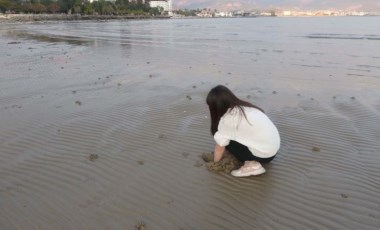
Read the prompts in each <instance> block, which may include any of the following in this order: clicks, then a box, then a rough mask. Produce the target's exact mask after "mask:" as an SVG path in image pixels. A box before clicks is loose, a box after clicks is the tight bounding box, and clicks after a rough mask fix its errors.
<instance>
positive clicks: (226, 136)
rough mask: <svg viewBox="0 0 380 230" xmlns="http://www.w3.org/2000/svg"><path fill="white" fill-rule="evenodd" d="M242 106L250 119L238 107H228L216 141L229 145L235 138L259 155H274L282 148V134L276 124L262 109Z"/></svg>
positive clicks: (221, 121)
mask: <svg viewBox="0 0 380 230" xmlns="http://www.w3.org/2000/svg"><path fill="white" fill-rule="evenodd" d="M242 108H243V109H244V112H245V115H246V117H247V119H248V121H247V119H245V117H244V115H243V114H241V113H240V110H239V109H238V108H237V107H234V108H233V109H228V110H227V112H226V113H225V114H224V115H223V116H222V117H221V119H220V121H219V125H218V131H217V132H216V133H215V135H214V139H215V141H216V143H217V144H218V145H220V146H227V145H229V143H230V140H233V141H237V142H239V143H240V144H243V145H245V146H247V147H248V148H249V150H250V151H251V152H252V154H253V155H255V156H257V157H260V158H268V157H272V156H274V155H275V154H276V153H277V151H278V150H279V149H280V135H279V133H278V130H277V128H276V126H275V125H274V124H273V123H272V121H271V120H270V119H269V118H268V117H267V115H265V114H264V113H263V112H261V111H260V110H258V109H256V108H251V107H242Z"/></svg>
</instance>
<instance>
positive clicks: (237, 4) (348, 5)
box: [172, 0, 380, 11]
mask: <svg viewBox="0 0 380 230" xmlns="http://www.w3.org/2000/svg"><path fill="white" fill-rule="evenodd" d="M172 1H173V8H174V9H185V8H187V9H197V8H200V9H203V8H210V9H218V10H239V9H246V10H249V9H268V8H281V9H286V10H292V9H302V10H319V9H321V10H328V9H337V10H367V11H380V0H172Z"/></svg>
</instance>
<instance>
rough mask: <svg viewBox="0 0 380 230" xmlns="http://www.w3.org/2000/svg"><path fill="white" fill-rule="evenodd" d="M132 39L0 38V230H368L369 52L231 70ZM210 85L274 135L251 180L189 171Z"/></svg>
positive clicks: (223, 63)
mask: <svg viewBox="0 0 380 230" xmlns="http://www.w3.org/2000/svg"><path fill="white" fill-rule="evenodd" d="M260 20H261V19H260ZM263 20H264V19H263ZM265 20H268V19H265ZM185 21H186V22H185ZM185 21H175V20H173V21H172V22H171V23H174V24H175V26H176V28H179V29H178V30H179V32H178V33H179V34H180V33H182V32H183V33H184V31H185V30H181V28H182V27H181V26H183V27H186V25H187V24H189V23H190V26H188V27H192V26H193V27H194V25H192V24H191V23H195V27H196V28H198V29H202V28H203V27H202V25H204V24H202V23H201V22H200V21H199V20H194V21H189V20H185ZM208 22H210V21H208ZM113 23H115V22H113ZM135 23H140V24H138V25H139V26H136V27H133V26H134V25H135V24H133V23H132V24H131V28H132V29H131V28H130V27H128V29H129V30H128V31H127V30H126V31H123V34H124V33H130V34H129V37H128V38H120V39H127V40H113V41H111V42H106V41H104V40H102V37H101V34H100V33H99V32H93V33H94V34H95V35H94V36H96V38H93V39H88V38H83V36H82V35H81V32H80V31H81V30H80V28H81V27H80V26H79V25H77V24H73V25H72V27H70V28H74V29H73V30H75V31H76V32H75V33H78V34H80V36H78V37H76V39H74V37H72V34H70V31H69V30H68V32H67V33H68V35H67V36H61V35H59V36H55V35H54V36H53V35H49V34H48V33H42V32H38V31H37V32H36V31H35V30H33V29H30V31H29V30H28V29H27V28H24V27H22V26H21V28H20V25H10V26H9V27H8V29H7V31H11V32H4V31H5V28H4V27H3V28H2V30H1V31H0V32H1V33H0V51H1V56H0V66H1V72H0V90H1V92H0V130H1V132H0V157H1V161H0V206H1V209H0V229H9V230H11V229H134V228H135V227H137V226H140V227H142V226H143V225H144V227H145V229H378V228H379V226H380V199H379V197H380V182H379V178H380V167H379V165H380V142H379V140H380V131H379V130H380V91H379V88H380V66H379V60H380V59H379V58H378V57H377V56H376V55H378V53H379V52H378V51H379V50H378V49H379V48H378V46H375V45H373V44H377V43H371V44H369V45H368V46H369V47H368V46H367V47H366V46H364V48H363V46H362V44H360V45H359V44H358V45H357V46H355V44H357V43H355V42H357V41H346V42H352V43H350V46H349V47H350V48H349V49H345V50H344V51H340V52H341V53H339V55H338V54H337V53H335V52H329V51H328V49H327V48H326V50H323V47H329V46H328V45H326V44H320V45H316V46H317V48H314V49H312V48H309V49H306V48H305V47H302V48H300V49H299V50H292V49H291V47H285V46H284V47H283V48H282V49H280V47H273V46H272V44H267V43H265V44H264V43H260V42H258V43H257V46H255V47H254V48H252V49H251V50H250V51H249V52H248V53H240V55H241V57H242V59H237V58H236V57H237V56H233V58H231V57H226V56H223V55H222V54H225V53H222V52H220V53H219V52H216V50H219V48H215V47H214V46H212V44H213V43H217V45H216V46H218V45H220V44H219V43H218V42H215V41H211V42H210V44H209V48H208V49H206V50H205V49H204V48H205V47H203V46H202V45H198V46H193V47H191V46H190V45H189V44H188V43H186V41H184V40H183V39H178V40H176V39H174V38H173V40H171V41H172V43H173V44H172V43H168V42H165V41H163V39H162V37H160V36H156V35H157V34H156V33H162V32H161V31H160V32H158V29H157V31H155V30H154V29H152V28H151V27H152V24H149V23H150V22H135ZM159 23H167V22H159ZM184 23H185V24H184ZM177 24H178V25H177ZM84 25H85V27H86V28H89V29H91V28H92V27H93V26H94V24H91V23H89V24H84ZM107 25H108V26H110V25H114V24H112V23H111V24H106V23H104V24H100V25H96V26H99V28H98V29H99V30H101V29H104V31H106V32H105V33H109V31H107V28H108V27H107ZM30 26H31V27H30V28H33V25H30ZM51 26H54V27H53V28H55V26H57V28H61V27H60V26H62V25H55V24H51ZM142 26H145V27H142ZM160 26H163V25H162V24H160ZM217 26H219V25H217ZM77 27H78V28H79V29H78V28H77ZM44 28H45V27H44ZM142 28H144V29H142ZM50 29H51V28H50ZM205 29H206V30H209V28H205ZM49 31H51V30H49ZM56 31H60V30H59V29H57V30H56ZM141 31H142V32H141ZM147 31H148V32H147ZM192 31H194V30H192ZM49 33H50V32H49ZM55 33H59V32H55ZM143 33H146V34H144V36H142V35H141V34H143ZM149 33H150V34H149ZM136 34H140V36H141V37H140V38H139V39H138V38H136V37H133V36H134V35H136ZM178 36H179V35H178ZM197 36H199V37H201V36H200V35H197ZM116 37H117V36H116ZM149 39H150V40H149ZM302 41H303V40H302ZM306 41H309V40H306ZM313 41H314V40H313ZM317 41H319V42H321V41H320V40H317ZM322 41H324V40H322ZM204 42H205V43H207V41H204ZM234 42H236V43H235V44H237V41H234ZM240 42H241V41H240ZM329 42H336V40H333V41H332V40H331V39H330V40H329ZM202 44H204V43H203V42H202ZM207 44H208V43H207ZM228 44H229V43H228ZM239 44H240V43H239ZM255 44H256V43H255ZM260 44H261V45H260ZM313 44H315V43H313ZM337 44H342V43H341V41H338V42H337ZM179 45H182V46H179ZM319 46H320V47H319ZM332 46H334V45H332ZM239 47H240V46H239ZM347 47H348V46H347ZM359 47H361V48H359ZM231 49H232V51H231V52H230V55H236V54H235V52H240V49H239V48H231ZM318 49H319V51H320V52H324V53H323V54H316V52H317V50H318ZM359 49H366V52H367V53H366V54H365V55H364V54H362V55H361V56H360V57H356V56H357V53H356V52H355V51H358V50H359ZM202 50H203V52H201V51H202ZM224 50H225V49H224ZM278 50H281V52H279V51H278ZM321 50H322V51H321ZM179 52H180V55H179V54H178V53H179ZM164 54H165V58H163V55H164ZM257 54H259V55H257ZM350 55H351V56H350ZM302 59H305V61H301V60H302ZM303 62H304V63H303ZM332 62H334V63H335V64H333V63H332ZM299 63H303V64H302V65H303V66H300V65H299ZM329 63H330V64H329ZM339 63H340V64H339ZM317 65H319V66H320V67H315V66H317ZM359 75H361V76H359ZM216 84H225V85H227V86H228V87H230V88H231V89H232V90H233V91H234V92H236V94H237V95H238V96H239V97H241V98H245V99H246V100H249V101H251V102H253V103H254V104H257V105H258V106H260V107H262V108H263V109H264V110H265V111H266V113H267V114H268V115H269V116H270V118H271V119H272V120H273V121H274V123H275V124H276V125H277V126H278V129H279V131H280V133H281V137H282V145H281V149H280V151H279V153H278V156H277V157H276V158H275V159H274V160H273V162H271V163H270V164H268V165H267V166H265V167H266V170H267V172H266V173H265V174H264V175H261V176H258V177H249V178H234V177H232V176H230V175H229V174H225V173H215V172H210V171H209V170H208V169H207V167H206V165H205V164H204V162H203V160H202V158H201V157H200V155H201V154H202V153H205V152H210V151H212V150H213V146H214V141H213V139H212V137H211V136H210V133H209V123H210V120H209V114H208V110H207V107H206V104H205V97H206V95H207V93H208V91H209V90H210V88H211V87H213V86H215V85H216ZM140 221H141V222H140Z"/></svg>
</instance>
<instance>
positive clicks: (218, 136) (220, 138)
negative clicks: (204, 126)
mask: <svg viewBox="0 0 380 230" xmlns="http://www.w3.org/2000/svg"><path fill="white" fill-rule="evenodd" d="M214 139H215V142H216V143H217V144H218V145H219V146H222V147H224V146H227V145H229V144H230V139H229V138H228V137H227V136H225V135H223V134H222V133H221V132H219V131H217V132H216V133H215V134H214Z"/></svg>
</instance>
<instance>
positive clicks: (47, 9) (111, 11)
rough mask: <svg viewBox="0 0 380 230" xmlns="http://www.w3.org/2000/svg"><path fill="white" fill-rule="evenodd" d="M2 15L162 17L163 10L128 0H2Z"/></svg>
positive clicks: (0, 0) (141, 2)
mask: <svg viewBox="0 0 380 230" xmlns="http://www.w3.org/2000/svg"><path fill="white" fill-rule="evenodd" d="M0 13H28V14H42V13H51V14H56V13H65V14H83V15H94V14H95V15H160V14H162V13H163V9H162V8H156V7H154V8H152V7H150V6H149V1H147V0H146V1H145V2H144V3H143V1H142V0H135V1H131V2H129V1H128V0H116V1H115V2H110V1H106V0H97V1H96V0H94V1H93V2H90V1H89V0H0Z"/></svg>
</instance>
